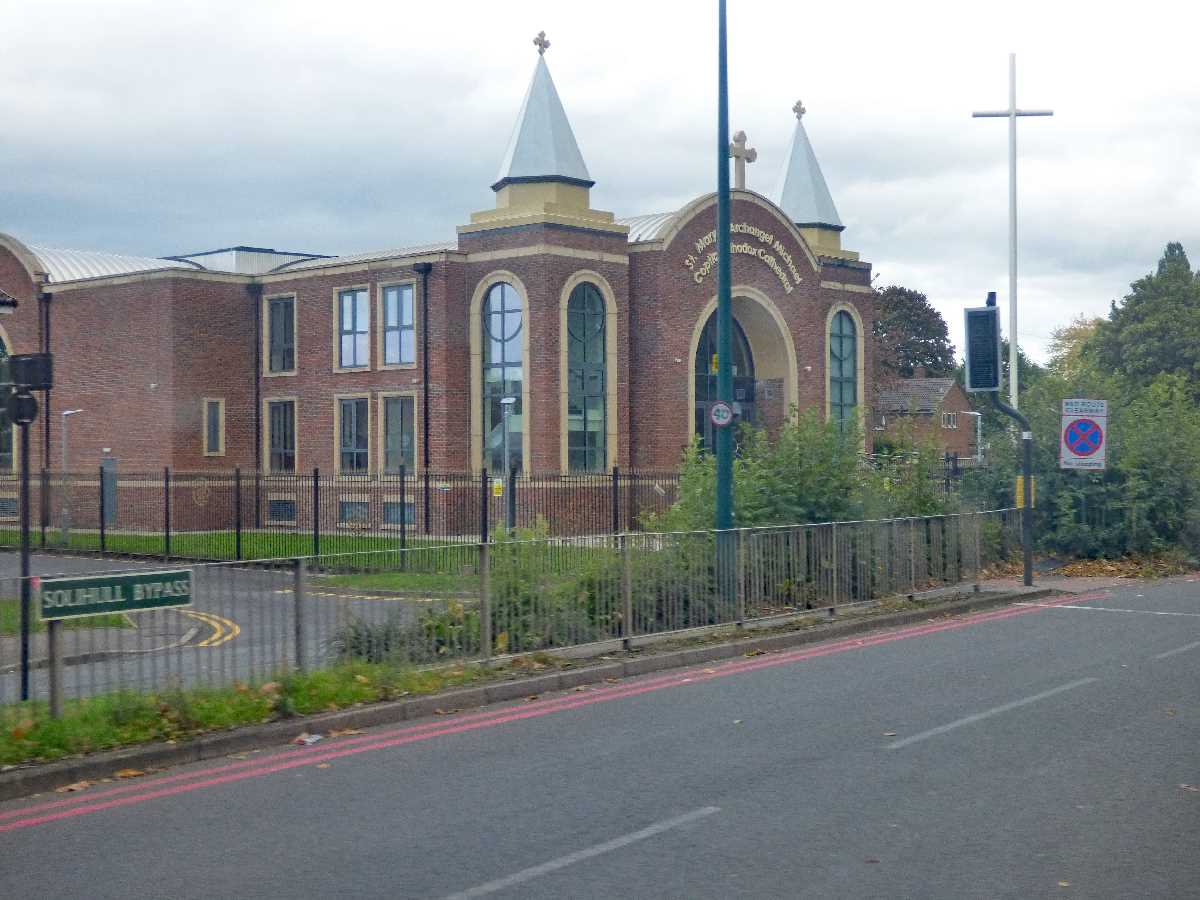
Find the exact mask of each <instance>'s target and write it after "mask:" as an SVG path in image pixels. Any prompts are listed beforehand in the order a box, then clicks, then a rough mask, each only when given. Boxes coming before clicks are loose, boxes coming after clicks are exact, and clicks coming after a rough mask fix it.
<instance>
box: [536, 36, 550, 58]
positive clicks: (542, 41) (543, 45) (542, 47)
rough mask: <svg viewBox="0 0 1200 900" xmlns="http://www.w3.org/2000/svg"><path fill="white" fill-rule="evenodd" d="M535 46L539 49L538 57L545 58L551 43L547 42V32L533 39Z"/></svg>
mask: <svg viewBox="0 0 1200 900" xmlns="http://www.w3.org/2000/svg"><path fill="white" fill-rule="evenodd" d="M533 45H534V46H535V47H537V48H538V56H543V55H544V54H545V53H546V51H547V50H549V49H550V42H549V41H548V40H546V32H544V31H539V32H538V34H537V37H535V38H534V39H533Z"/></svg>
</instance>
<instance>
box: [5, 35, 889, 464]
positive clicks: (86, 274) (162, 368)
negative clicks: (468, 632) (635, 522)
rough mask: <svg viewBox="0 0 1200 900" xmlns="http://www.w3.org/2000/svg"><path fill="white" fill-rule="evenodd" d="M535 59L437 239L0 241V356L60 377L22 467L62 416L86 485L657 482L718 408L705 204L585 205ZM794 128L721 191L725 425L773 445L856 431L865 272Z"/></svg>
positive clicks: (711, 245)
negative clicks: (5, 307)
mask: <svg viewBox="0 0 1200 900" xmlns="http://www.w3.org/2000/svg"><path fill="white" fill-rule="evenodd" d="M542 51H544V47H539V57H538V60H537V64H536V68H535V70H534V73H533V78H532V81H531V83H530V86H529V90H528V92H527V94H526V96H525V99H524V102H523V103H522V105H521V106H520V110H519V112H518V114H517V120H516V126H515V128H514V130H513V133H512V137H511V140H510V142H509V145H508V147H507V149H506V150H504V151H503V154H502V157H501V158H502V162H501V166H500V170H499V175H498V177H497V178H496V181H495V183H494V184H492V185H491V189H492V192H493V193H494V201H495V202H494V206H492V207H491V208H487V209H485V210H483V211H480V212H476V213H472V214H470V215H469V216H464V218H465V219H467V221H466V222H465V223H464V224H462V225H460V226H459V227H458V229H457V235H456V237H455V239H453V240H451V241H448V242H443V243H434V244H428V245H424V246H418V247H405V248H399V249H388V250H381V251H377V252H371V253H361V254H355V255H349V256H320V255H316V254H310V253H286V252H279V251H275V250H267V249H262V248H253V247H232V248H226V249H221V250H213V251H208V252H205V253H196V254H190V255H180V256H174V257H168V258H160V259H152V258H140V257H130V256H119V255H113V254H108V253H97V252H83V251H74V250H60V249H50V248H46V247H41V246H32V245H28V244H26V243H24V242H22V241H21V240H20V239H18V238H17V237H12V236H8V235H2V234H0V290H3V291H5V292H7V293H8V294H10V295H12V296H14V297H15V298H17V300H18V301H19V303H20V305H19V308H18V309H17V310H16V311H15V312H14V313H13V314H12V315H9V316H7V317H4V318H0V340H2V341H3V349H4V351H5V352H7V353H27V352H33V351H37V350H39V349H47V350H49V351H51V352H53V354H54V360H55V385H54V389H53V391H51V392H48V394H46V395H45V396H39V400H40V401H41V402H42V413H41V416H40V418H39V421H38V422H37V423H36V425H35V432H34V434H35V435H36V437H35V439H34V441H33V458H32V459H33V465H34V466H36V467H39V468H40V467H41V466H43V465H44V464H46V465H50V466H55V467H56V466H57V464H58V459H57V453H58V452H59V451H58V448H59V444H58V430H59V429H60V428H61V427H62V419H61V416H60V413H61V412H62V411H64V410H67V409H80V410H82V412H81V413H80V414H78V415H76V416H74V417H73V418H72V420H71V424H70V428H71V440H70V446H71V466H72V468H76V469H88V470H93V471H94V467H95V466H96V465H97V464H98V463H99V462H100V460H101V458H102V457H110V458H112V459H115V460H116V461H117V463H118V464H119V466H120V468H121V470H123V471H151V470H155V469H160V468H162V467H165V466H169V467H171V468H172V469H174V470H178V471H183V472H205V471H211V472H216V471H229V470H231V469H233V468H234V467H235V466H238V467H242V468H243V469H257V470H259V471H261V472H263V473H288V472H311V471H312V470H313V469H314V468H319V469H320V470H321V472H322V474H323V475H324V474H326V473H332V474H334V475H337V476H359V477H362V476H366V477H368V478H376V477H378V476H382V475H386V474H388V473H391V472H395V471H397V470H398V469H399V467H400V466H401V465H403V466H405V467H407V471H410V472H411V471H414V470H422V469H432V470H434V471H437V472H449V471H456V472H465V471H475V472H478V471H480V470H481V469H482V468H484V467H486V468H488V469H490V470H493V471H495V470H497V469H502V468H503V466H504V460H505V455H506V454H507V458H508V459H509V461H510V462H511V463H512V464H513V465H514V466H517V467H519V468H520V469H521V470H522V471H524V472H527V473H539V474H543V473H574V472H598V471H606V470H608V469H609V468H610V467H611V466H614V465H619V466H621V467H623V468H628V467H632V468H637V469H671V468H674V467H675V466H676V465H677V463H678V461H679V459H680V454H681V451H682V450H683V449H684V447H685V446H686V445H687V444H688V443H689V441H691V440H692V439H693V437H694V436H695V435H696V434H697V433H699V434H700V436H701V438H703V437H704V436H705V429H706V428H707V427H709V426H708V425H707V422H708V416H707V410H708V408H709V406H710V405H711V403H712V402H714V400H715V399H716V396H715V391H716V377H715V363H716V359H715V346H716V339H715V318H714V316H713V312H714V309H715V305H716V279H717V273H716V247H715V226H716V196H715V194H711V193H709V194H704V195H702V196H699V197H697V198H695V199H694V200H692V201H691V202H690V203H687V204H686V205H684V206H683V207H682V208H680V209H677V210H674V211H671V212H665V213H659V214H654V215H639V216H633V217H630V218H618V217H615V216H614V214H613V213H610V212H604V211H602V210H598V209H594V208H593V207H592V205H591V198H590V189H591V187H592V186H593V184H594V182H593V180H592V177H591V175H590V173H589V171H588V168H587V166H586V165H585V163H584V159H583V155H582V153H581V152H580V148H579V147H578V145H577V143H576V140H575V136H574V133H573V131H572V129H571V125H570V123H569V121H568V118H567V115H566V113H565V111H564V108H563V105H562V103H561V101H560V99H559V96H558V93H557V91H556V89H555V86H554V83H553V81H552V79H551V77H550V72H549V69H548V68H547V65H546V62H545V59H544V57H542V56H541V55H540V53H541V52H542ZM514 99H515V98H514ZM794 112H795V114H796V122H795V130H794V134H793V138H792V142H791V146H790V147H789V149H788V152H787V154H786V157H785V159H784V160H783V167H782V168H783V177H782V178H781V181H780V186H779V189H778V191H777V192H776V193H775V194H774V195H773V196H771V197H767V196H764V195H762V194H759V193H756V192H754V191H751V190H747V189H745V187H744V162H741V160H739V163H740V165H739V169H740V172H739V177H738V182H739V186H738V187H737V188H736V189H735V190H734V191H733V195H732V206H731V210H732V214H731V221H732V229H733V239H732V250H733V256H732V260H733V311H734V317H735V319H736V323H737V328H736V334H735V351H734V353H735V358H734V360H733V364H734V368H735V394H736V401H737V402H736V404H735V411H736V413H737V414H738V416H739V417H740V418H742V419H744V420H747V421H751V422H755V423H758V424H760V425H765V426H767V427H774V426H777V425H778V423H780V422H782V421H783V420H784V418H785V417H786V416H787V415H788V413H789V411H790V410H791V409H793V408H796V409H800V410H805V409H810V408H814V407H815V408H817V409H819V410H821V411H822V412H823V414H824V415H826V416H829V417H832V418H834V419H836V420H839V421H844V420H848V419H857V420H858V421H859V422H862V421H863V414H864V410H866V409H867V408H868V405H869V400H868V398H869V397H870V396H871V386H870V385H869V384H868V383H867V377H868V376H867V374H866V373H870V372H871V371H872V365H871V358H870V357H871V354H872V352H873V348H872V342H871V341H870V340H868V339H867V337H866V336H867V335H868V334H869V329H870V323H871V320H872V316H873V307H872V294H871V288H870V266H869V265H868V264H866V263H864V262H862V261H860V260H859V259H858V255H857V254H856V253H853V252H851V251H848V250H845V249H843V248H842V234H841V233H842V230H843V226H842V223H841V221H840V219H839V217H838V213H837V210H836V208H835V206H834V203H833V200H832V198H831V196H830V194H829V190H828V188H827V187H826V184H825V180H824V178H823V176H822V174H821V170H820V167H819V165H818V163H817V159H816V156H815V154H814V152H813V148H812V146H811V144H810V142H809V139H808V135H807V133H806V131H805V126H804V123H803V120H802V116H803V115H804V108H803V107H802V106H800V104H797V105H796V107H795V108H794ZM496 149H497V155H498V156H501V149H502V148H500V147H497V148H496ZM732 149H733V148H731V150H732ZM745 152H746V151H745V148H744V140H743V141H742V145H741V148H740V150H736V151H734V155H738V153H745ZM750 152H751V154H752V151H750ZM745 158H746V157H745V156H742V159H743V160H744V159H745ZM480 187H481V200H482V199H483V197H482V191H483V189H484V188H485V187H486V186H484V185H481V186H480ZM481 205H483V204H482V203H481ZM131 348H133V349H132V351H131ZM864 424H865V423H864ZM864 430H865V431H867V432H868V440H869V428H867V429H864ZM7 432H8V429H5V434H4V435H3V438H2V443H0V468H5V469H9V470H11V467H12V465H13V455H12V438H11V434H8V433H7ZM51 451H52V452H51Z"/></svg>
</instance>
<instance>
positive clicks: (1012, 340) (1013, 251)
mask: <svg viewBox="0 0 1200 900" xmlns="http://www.w3.org/2000/svg"><path fill="white" fill-rule="evenodd" d="M1052 115H1054V110H1051V109H1017V54H1015V53H1010V54H1008V109H1000V110H991V111H988V112H973V113H971V116H972V117H973V118H976V119H1008V340H1009V347H1008V369H1009V373H1010V374H1009V376H1008V397H1009V403H1010V404H1011V406H1012V408H1013V409H1017V408H1018V407H1017V392H1018V388H1019V385H1018V378H1017V119H1018V118H1020V117H1021V116H1052Z"/></svg>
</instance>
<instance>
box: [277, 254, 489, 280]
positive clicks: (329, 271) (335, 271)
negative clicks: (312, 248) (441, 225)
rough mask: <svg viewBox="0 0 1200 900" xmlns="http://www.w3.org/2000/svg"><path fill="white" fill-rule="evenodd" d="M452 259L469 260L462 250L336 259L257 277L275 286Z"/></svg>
mask: <svg viewBox="0 0 1200 900" xmlns="http://www.w3.org/2000/svg"><path fill="white" fill-rule="evenodd" d="M451 258H453V259H456V260H459V261H462V260H465V259H466V258H467V255H466V254H465V253H463V252H462V251H461V250H437V251H435V252H433V253H420V254H417V255H415V256H387V257H382V258H380V259H372V260H368V261H366V262H344V263H340V264H339V263H338V261H337V258H336V257H334V258H333V259H330V260H328V262H329V265H328V266H314V267H312V268H306V269H294V270H291V271H289V270H286V269H285V270H283V271H281V272H269V273H266V274H263V275H259V276H257V280H258V281H259V282H261V283H262V284H274V283H276V282H280V281H295V280H296V279H298V278H329V277H331V276H334V275H352V274H355V273H358V272H362V273H371V272H394V271H395V270H396V269H397V268H399V267H401V266H411V265H413V264H414V263H419V262H432V263H436V262H444V261H446V260H447V259H451Z"/></svg>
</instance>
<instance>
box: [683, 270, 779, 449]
mask: <svg viewBox="0 0 1200 900" xmlns="http://www.w3.org/2000/svg"><path fill="white" fill-rule="evenodd" d="M733 293H734V296H733V323H734V328H733V359H732V360H731V362H732V365H733V410H734V416H735V422H736V423H740V422H748V423H750V424H752V425H755V426H756V427H760V428H766V429H767V430H768V431H774V430H775V429H776V428H777V427H778V426H779V425H781V424H782V423H783V421H784V419H786V418H787V417H788V416H789V415H791V413H792V410H793V408H794V407H795V405H796V403H797V393H798V388H799V377H798V371H797V365H796V349H795V345H794V344H793V342H792V338H791V334H790V333H789V331H788V327H787V323H786V322H785V321H784V318H783V316H782V315H781V314H780V312H779V310H778V309H777V308H776V306H775V304H774V303H772V302H771V300H770V299H769V298H768V297H767V296H766V295H764V294H763V293H762V292H761V291H758V290H756V289H754V288H752V287H749V286H736V285H735V286H734V289H733ZM716 305H717V303H716V299H715V298H714V299H712V300H711V301H710V302H709V303H708V305H707V306H706V307H705V309H704V311H703V313H702V314H701V316H700V318H699V319H698V321H697V322H696V327H695V330H694V332H693V336H692V354H691V359H690V362H691V379H690V384H689V385H688V388H689V394H690V395H691V396H690V400H691V408H692V411H693V415H692V421H691V423H690V428H689V431H690V432H691V433H693V434H696V435H699V437H700V439H701V440H702V441H703V442H704V444H705V446H708V447H711V446H712V445H713V444H712V437H713V436H712V427H713V426H712V425H711V424H710V422H709V418H708V413H709V410H710V409H711V408H712V404H713V403H715V402H716V399H717V376H716V363H717V359H716V347H717V321H716Z"/></svg>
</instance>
